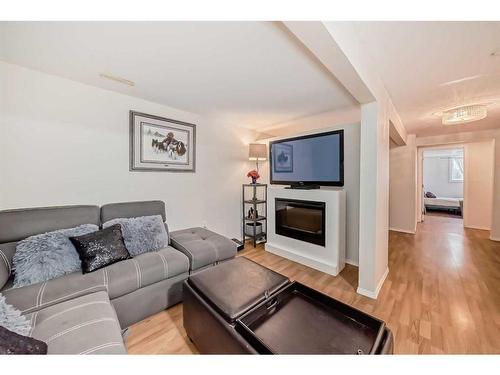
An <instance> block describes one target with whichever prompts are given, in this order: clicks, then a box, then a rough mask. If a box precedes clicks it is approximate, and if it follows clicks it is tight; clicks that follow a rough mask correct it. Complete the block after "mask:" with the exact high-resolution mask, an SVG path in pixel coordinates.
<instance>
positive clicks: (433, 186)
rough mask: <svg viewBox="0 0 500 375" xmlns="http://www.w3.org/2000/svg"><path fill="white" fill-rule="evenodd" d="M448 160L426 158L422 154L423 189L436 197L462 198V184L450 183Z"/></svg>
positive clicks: (443, 158) (439, 157) (434, 157)
mask: <svg viewBox="0 0 500 375" xmlns="http://www.w3.org/2000/svg"><path fill="white" fill-rule="evenodd" d="M449 163H450V161H449V159H448V158H447V157H441V156H426V155H425V152H424V166H423V178H424V189H425V191H430V192H432V193H434V194H435V195H436V196H438V197H447V198H463V196H464V184H463V183H462V182H450V179H449Z"/></svg>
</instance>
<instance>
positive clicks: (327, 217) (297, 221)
mask: <svg viewBox="0 0 500 375" xmlns="http://www.w3.org/2000/svg"><path fill="white" fill-rule="evenodd" d="M345 201H346V200H345V191H344V190H343V189H336V188H328V189H327V188H325V189H314V190H299V189H286V188H284V187H277V186H271V187H269V188H268V212H267V214H268V220H269V222H268V233H267V234H268V236H267V243H266V247H265V248H266V250H267V251H269V252H271V253H274V254H276V255H279V256H282V257H284V258H288V259H290V260H293V261H295V262H298V263H302V264H304V265H306V266H309V267H311V268H315V269H317V270H320V271H323V272H325V273H328V274H331V275H337V274H338V273H339V272H340V271H342V269H343V268H344V265H345Z"/></svg>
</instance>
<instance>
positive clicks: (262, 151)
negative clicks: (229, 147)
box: [248, 143, 267, 172]
mask: <svg viewBox="0 0 500 375" xmlns="http://www.w3.org/2000/svg"><path fill="white" fill-rule="evenodd" d="M248 160H255V166H256V167H257V172H258V171H259V161H265V160H267V146H266V145H265V144H261V143H250V145H249V146H248Z"/></svg>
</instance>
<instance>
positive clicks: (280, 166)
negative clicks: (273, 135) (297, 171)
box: [273, 143, 293, 173]
mask: <svg viewBox="0 0 500 375" xmlns="http://www.w3.org/2000/svg"><path fill="white" fill-rule="evenodd" d="M275 147H276V148H275V151H274V152H273V168H274V172H277V173H292V172H293V146H292V145H289V144H287V143H277V144H276V146H275Z"/></svg>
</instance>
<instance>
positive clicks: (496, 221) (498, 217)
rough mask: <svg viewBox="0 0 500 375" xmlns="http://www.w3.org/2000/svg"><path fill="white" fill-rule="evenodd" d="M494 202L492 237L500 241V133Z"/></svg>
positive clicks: (497, 144)
mask: <svg viewBox="0 0 500 375" xmlns="http://www.w3.org/2000/svg"><path fill="white" fill-rule="evenodd" d="M494 153H495V160H494V163H493V175H494V178H493V204H492V215H491V232H490V239H492V240H494V241H500V134H499V135H498V136H497V137H496V138H495V139H494Z"/></svg>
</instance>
